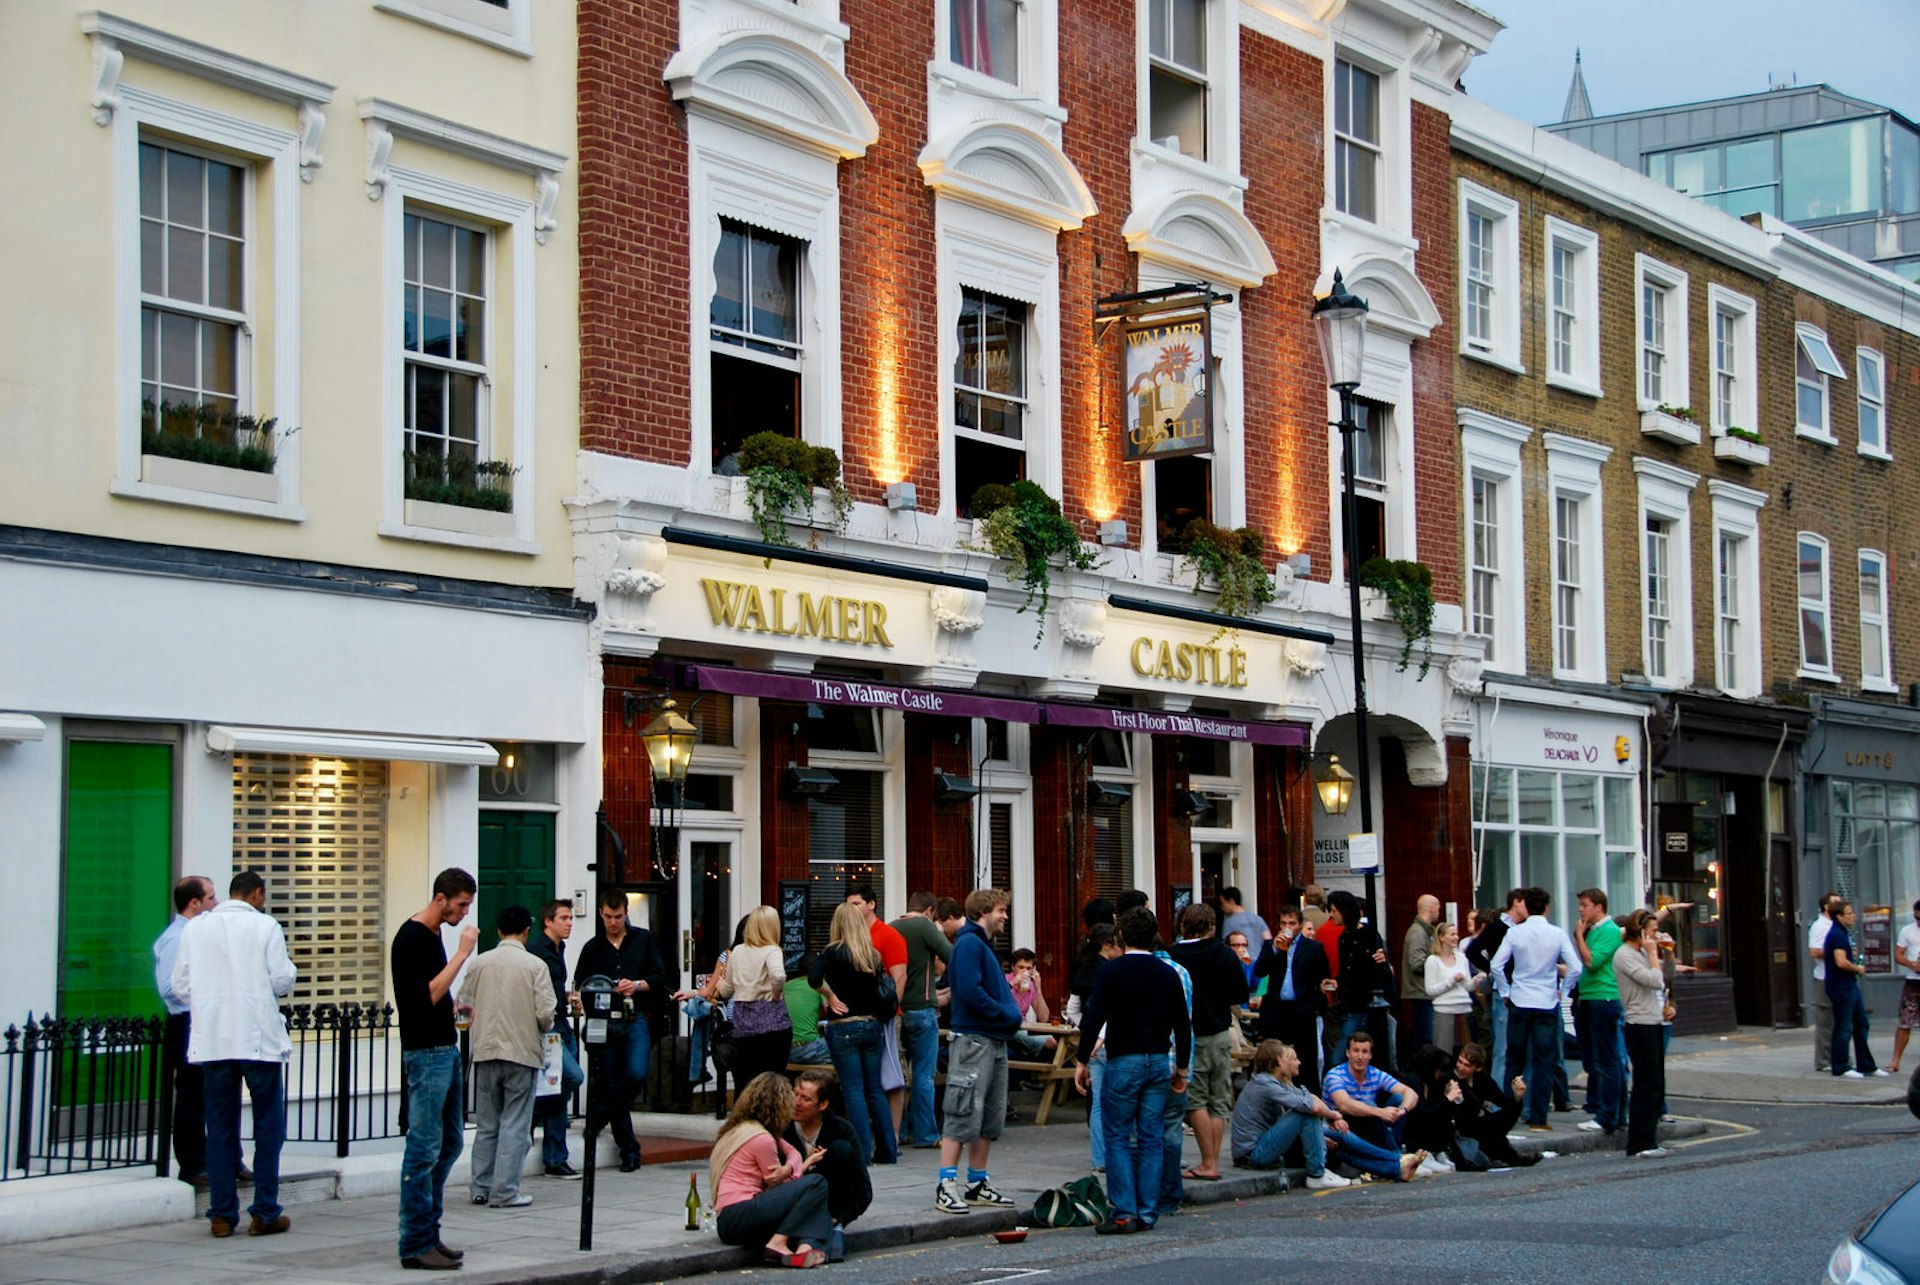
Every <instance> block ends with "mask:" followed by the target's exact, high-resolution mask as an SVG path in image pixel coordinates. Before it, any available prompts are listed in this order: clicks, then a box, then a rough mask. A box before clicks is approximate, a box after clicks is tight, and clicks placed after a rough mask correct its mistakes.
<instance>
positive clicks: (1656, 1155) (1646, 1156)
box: [1633, 1147, 1673, 1160]
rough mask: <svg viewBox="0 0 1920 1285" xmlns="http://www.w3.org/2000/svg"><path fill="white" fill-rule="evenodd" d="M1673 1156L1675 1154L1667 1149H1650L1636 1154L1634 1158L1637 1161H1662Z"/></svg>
mask: <svg viewBox="0 0 1920 1285" xmlns="http://www.w3.org/2000/svg"><path fill="white" fill-rule="evenodd" d="M1672 1154H1673V1152H1671V1151H1669V1150H1667V1149H1666V1148H1665V1147H1648V1148H1647V1149H1646V1150H1645V1151H1636V1152H1634V1153H1633V1158H1634V1159H1635V1160H1661V1159H1665V1158H1666V1157H1667V1156H1670V1155H1672Z"/></svg>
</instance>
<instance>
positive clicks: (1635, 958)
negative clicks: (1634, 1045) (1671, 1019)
mask: <svg viewBox="0 0 1920 1285" xmlns="http://www.w3.org/2000/svg"><path fill="white" fill-rule="evenodd" d="M1613 975H1614V978H1615V980H1617V981H1618V982H1619V983H1620V1007H1621V1008H1622V1009H1624V1010H1625V1013H1626V1019H1627V1025H1629V1026H1658V1025H1660V1023H1661V1021H1662V1020H1663V1017H1664V1013H1663V1009H1664V1005H1663V1004H1662V1003H1661V997H1662V995H1663V994H1664V993H1665V991H1666V979H1665V978H1664V977H1662V976H1661V975H1660V970H1659V969H1658V968H1656V967H1654V966H1653V965H1652V964H1651V963H1649V962H1648V961H1647V953H1646V951H1644V950H1642V949H1640V948H1639V947H1638V946H1636V945H1633V944H1630V943H1622V944H1621V946H1620V949H1619V950H1617V951H1615V952H1614V956H1613Z"/></svg>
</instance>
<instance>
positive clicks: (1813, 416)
mask: <svg viewBox="0 0 1920 1285" xmlns="http://www.w3.org/2000/svg"><path fill="white" fill-rule="evenodd" d="M1846 377H1847V372H1846V370H1845V368H1844V367H1842V366H1841V365H1840V359H1839V358H1838V357H1836V356H1834V353H1833V346H1832V345H1831V344H1829V343H1828V342H1827V336H1826V334H1825V332H1823V331H1822V330H1821V329H1820V328H1819V327H1818V326H1809V325H1805V324H1801V325H1797V326H1795V327H1794V328H1793V428H1794V432H1796V433H1798V434H1800V435H1801V436H1802V437H1817V438H1820V439H1821V440H1823V441H1827V442H1831V441H1832V440H1833V426H1832V421H1831V409H1832V408H1831V405H1830V402H1831V399H1830V398H1829V397H1828V395H1827V387H1828V385H1827V381H1828V380H1831V379H1845V378H1846Z"/></svg>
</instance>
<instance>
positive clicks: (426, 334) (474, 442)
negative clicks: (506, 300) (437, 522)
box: [400, 209, 511, 503]
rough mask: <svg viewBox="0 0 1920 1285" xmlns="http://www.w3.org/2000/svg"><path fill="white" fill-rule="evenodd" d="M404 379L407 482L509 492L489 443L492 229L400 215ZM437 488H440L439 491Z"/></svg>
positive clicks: (415, 212) (414, 212) (426, 216)
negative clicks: (488, 230) (490, 247)
mask: <svg viewBox="0 0 1920 1285" xmlns="http://www.w3.org/2000/svg"><path fill="white" fill-rule="evenodd" d="M401 235H402V240H403V245H402V249H401V262H402V267H401V273H400V284H401V301H402V302H401V325H400V336H401V337H400V343H401V348H402V356H401V377H402V379H403V381H404V384H405V389H404V392H403V394H402V397H403V401H402V413H403V415H404V417H405V419H404V425H405V432H406V439H405V440H406V447H405V449H406V452H407V481H408V483H409V489H410V490H416V489H420V488H421V487H422V485H423V484H426V485H428V486H429V487H432V486H458V487H467V488H471V489H473V490H474V491H476V492H478V491H488V490H491V491H495V492H498V493H500V494H503V495H506V496H507V497H508V502H509V503H511V495H510V488H509V487H508V486H506V485H503V484H502V483H503V482H504V480H505V478H506V477H510V475H504V476H503V475H502V474H501V473H500V471H499V470H498V469H497V468H492V467H488V466H490V465H494V464H496V463H497V461H495V460H494V459H493V457H492V453H491V444H490V442H489V441H488V430H489V414H488V412H489V409H490V406H489V404H490V401H491V396H490V389H491V384H492V379H491V375H490V373H489V369H488V364H487V363H488V360H489V358H490V352H489V343H488V322H489V320H490V319H489V317H488V315H487V301H488V296H489V295H490V294H491V291H490V289H489V280H488V278H489V276H490V275H491V274H490V271H489V261H490V253H489V245H488V242H489V237H488V234H487V232H486V231H485V230H484V229H483V228H479V227H474V226H469V225H468V224H466V223H464V222H456V221H454V220H452V219H447V218H443V217H440V216H438V215H437V214H429V213H425V212H421V211H419V210H416V209H409V210H407V211H406V213H405V215H404V216H403V218H402V234H401ZM435 493H436V494H438V492H435Z"/></svg>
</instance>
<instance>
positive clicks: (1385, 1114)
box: [1233, 1031, 1427, 1191]
mask: <svg viewBox="0 0 1920 1285" xmlns="http://www.w3.org/2000/svg"><path fill="white" fill-rule="evenodd" d="M1372 1061H1373V1038H1372V1037H1371V1036H1369V1035H1368V1034H1367V1033H1366V1032H1364V1031H1358V1032H1355V1033H1354V1034H1353V1035H1352V1036H1351V1037H1350V1038H1349V1039H1348V1041H1347V1061H1345V1062H1343V1063H1341V1064H1340V1065H1339V1066H1336V1067H1335V1068H1333V1070H1331V1071H1329V1072H1328V1073H1327V1092H1328V1097H1329V1098H1331V1099H1332V1100H1333V1105H1331V1106H1330V1105H1328V1104H1327V1102H1324V1101H1322V1100H1321V1099H1320V1098H1318V1097H1315V1096H1314V1095H1313V1094H1312V1093H1311V1092H1309V1091H1308V1090H1307V1089H1305V1088H1303V1087H1301V1086H1300V1085H1298V1084H1295V1083H1294V1080H1293V1077H1294V1076H1295V1075H1297V1074H1299V1072H1300V1055H1299V1054H1298V1053H1296V1052H1295V1051H1294V1050H1293V1048H1292V1046H1290V1045H1287V1044H1282V1043H1281V1042H1280V1041H1279V1040H1262V1041H1261V1042H1260V1044H1259V1046H1258V1047H1257V1048H1255V1049H1254V1051H1253V1078H1252V1079H1251V1080H1249V1081H1248V1082H1247V1087H1246V1088H1245V1089H1243V1090H1241V1093H1240V1101H1239V1104H1238V1105H1236V1106H1235V1107H1234V1110H1233V1162H1234V1163H1235V1164H1236V1165H1239V1166H1241V1167H1242V1168H1246V1169H1277V1168H1279V1167H1280V1164H1281V1162H1282V1160H1283V1159H1284V1158H1285V1157H1286V1154H1287V1151H1288V1149H1289V1148H1290V1147H1292V1146H1293V1144H1294V1143H1295V1142H1296V1141H1297V1142H1299V1143H1300V1145H1301V1149H1302V1151H1303V1152H1304V1153H1305V1156H1306V1164H1307V1189H1308V1190H1309V1191H1319V1190H1322V1189H1323V1188H1327V1187H1344V1186H1346V1185H1347V1179H1345V1178H1343V1177H1341V1176H1340V1175H1338V1174H1335V1173H1329V1172H1328V1171H1327V1148H1328V1147H1329V1146H1332V1147H1334V1148H1336V1149H1337V1150H1338V1151H1339V1152H1340V1158H1341V1159H1343V1160H1344V1161H1345V1162H1346V1163H1347V1164H1349V1165H1351V1166H1353V1167H1354V1168H1355V1169H1358V1170H1360V1171H1361V1172H1363V1173H1367V1174H1372V1175H1375V1176H1377V1177H1381V1178H1391V1179H1394V1180H1396V1181H1399V1182H1410V1181H1411V1180H1412V1179H1413V1173H1414V1170H1416V1169H1418V1168H1419V1167H1420V1163H1421V1162H1422V1161H1423V1160H1425V1159H1426V1158H1427V1153H1426V1152H1424V1151H1415V1152H1413V1153H1412V1154H1410V1155H1404V1156H1403V1155H1401V1154H1400V1148H1399V1144H1398V1140H1397V1138H1396V1136H1395V1134H1396V1131H1397V1129H1398V1127H1399V1126H1400V1125H1401V1122H1402V1120H1403V1119H1404V1117H1405V1115H1406V1113H1407V1111H1408V1110H1410V1109H1411V1108H1412V1107H1413V1106H1415V1105H1417V1104H1418V1102H1419V1096H1418V1095H1417V1094H1416V1093H1414V1091H1413V1090H1412V1089H1410V1088H1408V1087H1407V1086H1406V1085H1404V1084H1401V1083H1400V1082H1399V1081H1397V1080H1395V1079H1394V1078H1393V1077H1392V1076H1390V1075H1387V1074H1386V1073H1385V1072H1384V1071H1381V1070H1379V1069H1377V1068H1375V1067H1374V1066H1372V1065H1371V1063H1372ZM1362 1099H1364V1101H1363V1100H1362Z"/></svg>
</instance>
